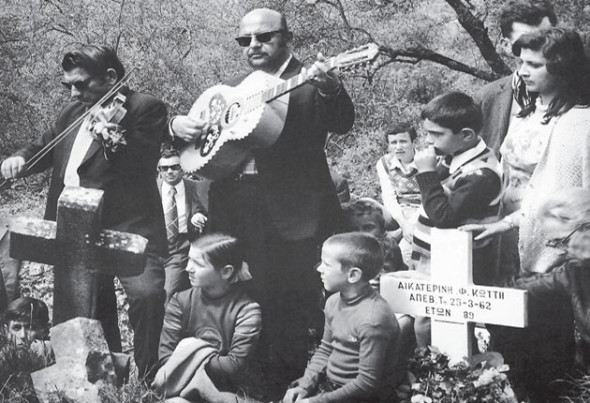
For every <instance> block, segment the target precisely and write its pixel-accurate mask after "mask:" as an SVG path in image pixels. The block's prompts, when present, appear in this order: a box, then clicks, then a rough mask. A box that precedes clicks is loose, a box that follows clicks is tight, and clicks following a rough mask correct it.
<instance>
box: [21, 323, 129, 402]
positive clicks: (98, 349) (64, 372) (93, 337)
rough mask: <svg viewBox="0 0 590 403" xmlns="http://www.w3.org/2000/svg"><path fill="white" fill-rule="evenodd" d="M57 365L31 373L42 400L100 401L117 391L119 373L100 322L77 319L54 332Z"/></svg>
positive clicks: (57, 327)
mask: <svg viewBox="0 0 590 403" xmlns="http://www.w3.org/2000/svg"><path fill="white" fill-rule="evenodd" d="M50 336H51V344H52V347H53V351H54V354H55V361H56V363H55V365H53V366H51V367H49V368H45V369H42V370H40V371H37V372H34V373H32V374H31V378H32V379H33V385H34V387H35V392H36V393H37V397H38V398H39V401H41V402H43V403H49V402H52V401H56V399H58V398H59V396H65V397H67V398H69V399H72V400H73V401H75V402H80V403H99V402H101V395H104V394H105V393H109V394H110V393H112V392H114V391H115V388H116V384H117V375H116V371H115V366H114V363H113V358H112V357H111V353H110V351H109V348H108V346H107V343H106V340H105V338H104V333H103V330H102V326H101V324H100V322H99V321H97V320H94V319H87V318H75V319H71V320H69V321H67V322H64V323H61V324H59V325H57V326H55V327H53V328H51V331H50Z"/></svg>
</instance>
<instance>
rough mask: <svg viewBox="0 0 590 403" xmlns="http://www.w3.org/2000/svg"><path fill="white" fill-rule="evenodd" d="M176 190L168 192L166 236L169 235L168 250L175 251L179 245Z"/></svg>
mask: <svg viewBox="0 0 590 403" xmlns="http://www.w3.org/2000/svg"><path fill="white" fill-rule="evenodd" d="M175 196H176V188H175V187H174V186H173V187H171V188H170V191H169V192H168V199H169V201H168V209H167V210H166V213H165V217H166V234H167V235H168V249H169V250H174V249H176V246H177V244H178V210H177V209H176V197H175Z"/></svg>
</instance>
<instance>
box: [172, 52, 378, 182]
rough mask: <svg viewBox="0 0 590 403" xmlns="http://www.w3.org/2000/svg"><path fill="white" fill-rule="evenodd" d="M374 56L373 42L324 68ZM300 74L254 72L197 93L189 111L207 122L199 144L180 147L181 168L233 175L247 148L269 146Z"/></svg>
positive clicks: (301, 78)
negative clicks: (284, 76)
mask: <svg viewBox="0 0 590 403" xmlns="http://www.w3.org/2000/svg"><path fill="white" fill-rule="evenodd" d="M378 54H379V48H378V46H377V45H375V44H368V45H364V46H361V47H358V48H355V49H352V50H349V51H347V52H344V53H341V54H339V55H338V56H335V57H333V58H330V59H328V60H326V61H325V62H324V63H323V64H324V65H325V66H326V68H327V69H328V70H331V69H335V68H340V69H341V70H346V69H347V68H352V67H355V66H358V65H361V64H366V63H369V62H371V61H373V59H375V57H377V55H378ZM308 80H309V78H308V77H307V75H306V74H305V73H301V74H298V75H296V76H294V77H292V78H290V79H288V80H282V79H280V78H277V77H274V76H272V75H270V74H267V73H264V72H262V71H254V72H252V73H251V74H249V75H248V76H246V78H245V79H244V80H243V81H242V82H241V83H240V84H238V85H237V86H235V87H230V86H227V85H216V86H213V87H211V88H209V89H208V90H206V91H205V92H203V94H201V96H200V97H199V98H198V99H197V101H196V102H195V103H194V105H193V106H192V108H191V110H190V111H189V113H188V117H189V118H192V119H200V120H204V121H206V122H208V124H207V127H206V130H205V133H204V134H203V135H202V136H201V137H200V139H201V140H200V142H191V143H188V145H187V146H185V147H184V148H182V149H181V151H180V164H181V166H182V168H183V169H184V171H185V172H187V173H189V174H196V175H198V176H200V177H203V178H206V179H210V180H217V179H222V178H226V177H229V176H231V175H234V174H235V173H236V171H237V170H238V168H240V167H241V166H242V165H243V164H244V162H245V161H246V160H247V159H248V158H250V156H251V155H252V151H253V150H255V149H259V148H266V147H270V146H271V145H273V144H274V143H275V142H276V140H277V139H278V137H279V135H280V134H281V132H282V130H283V126H284V123H285V117H286V115H287V109H288V106H289V96H288V93H289V92H290V91H292V90H294V89H295V88H297V87H300V86H302V85H303V84H305V83H306V82H307V81H308Z"/></svg>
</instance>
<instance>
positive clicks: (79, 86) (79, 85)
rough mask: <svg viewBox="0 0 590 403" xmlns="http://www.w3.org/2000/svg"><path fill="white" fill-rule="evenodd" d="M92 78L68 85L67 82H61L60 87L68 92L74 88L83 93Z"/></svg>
mask: <svg viewBox="0 0 590 403" xmlns="http://www.w3.org/2000/svg"><path fill="white" fill-rule="evenodd" d="M92 79H93V77H88V78H87V79H86V80H80V81H75V82H73V83H69V82H67V81H62V82H61V85H63V86H64V87H66V88H67V89H68V90H70V91H71V90H72V87H75V88H76V89H77V90H78V91H84V90H85V89H86V88H88V84H90V81H92Z"/></svg>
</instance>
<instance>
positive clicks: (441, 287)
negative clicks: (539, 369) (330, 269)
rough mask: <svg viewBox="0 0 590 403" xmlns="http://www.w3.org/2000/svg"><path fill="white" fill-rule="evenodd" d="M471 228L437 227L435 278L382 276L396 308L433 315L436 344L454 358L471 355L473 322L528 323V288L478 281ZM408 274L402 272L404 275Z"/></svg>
mask: <svg viewBox="0 0 590 403" xmlns="http://www.w3.org/2000/svg"><path fill="white" fill-rule="evenodd" d="M471 238H472V236H471V233H469V232H465V231H459V230H455V229H453V230H448V229H445V230H442V229H437V228H433V229H432V233H431V245H432V250H431V252H432V260H431V262H432V267H431V279H430V280H419V279H409V278H403V277H399V276H396V274H397V273H405V274H408V273H407V272H397V273H388V274H387V275H383V276H381V295H382V296H383V298H385V300H386V301H387V302H389V304H390V305H391V307H392V308H393V310H394V312H397V313H407V314H411V315H416V316H428V317H430V318H431V319H432V323H431V332H432V338H431V340H432V345H433V346H435V347H437V348H439V349H440V350H441V351H442V352H444V353H446V354H447V355H449V356H450V357H453V358H455V359H461V358H463V357H470V356H471V352H472V346H471V340H472V338H471V337H470V336H471V334H470V332H472V331H473V328H472V327H473V326H471V325H470V324H472V323H474V322H478V323H488V324H496V325H503V326H512V327H525V326H526V325H527V293H526V291H524V290H516V289H510V288H502V287H487V286H478V285H474V284H473V279H472V271H471V268H472V266H471V264H472V259H471V251H472V239H471ZM403 275H404V274H401V276H403Z"/></svg>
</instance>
